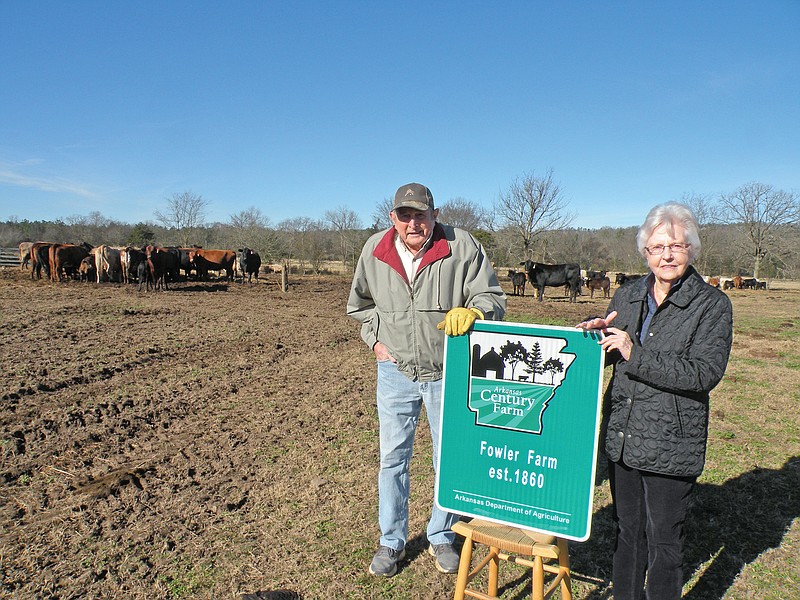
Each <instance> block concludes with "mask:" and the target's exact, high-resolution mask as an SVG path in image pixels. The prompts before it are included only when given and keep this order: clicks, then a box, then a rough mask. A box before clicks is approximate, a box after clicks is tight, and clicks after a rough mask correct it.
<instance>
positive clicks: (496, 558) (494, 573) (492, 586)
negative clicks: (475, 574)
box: [489, 546, 500, 598]
mask: <svg viewBox="0 0 800 600" xmlns="http://www.w3.org/2000/svg"><path fill="white" fill-rule="evenodd" d="M489 552H490V553H491V556H492V560H491V562H490V563H489V595H490V596H492V597H493V598H494V597H495V596H497V580H498V572H499V570H500V548H497V547H495V546H490V547H489Z"/></svg>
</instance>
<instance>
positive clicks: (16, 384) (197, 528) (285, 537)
mask: <svg viewBox="0 0 800 600" xmlns="http://www.w3.org/2000/svg"><path fill="white" fill-rule="evenodd" d="M272 277H277V276H274V275H273V276H272ZM503 284H504V286H506V285H507V282H505V281H504V282H503ZM507 287H508V291H510V282H509V283H508V286H507ZM348 288H349V279H348V278H346V277H342V276H336V275H333V276H302V277H301V276H294V277H292V278H290V289H289V291H288V292H286V293H284V292H281V291H280V289H279V287H278V280H277V279H267V280H264V279H262V281H261V282H259V283H258V284H253V285H242V284H238V283H237V284H230V285H229V284H226V283H222V282H208V283H194V282H187V283H183V284H178V285H176V286H175V288H174V289H173V290H170V291H168V292H159V293H153V292H150V293H140V292H138V291H137V290H136V288H135V286H122V285H117V284H101V285H99V286H98V285H95V284H80V283H77V282H70V283H61V284H50V283H46V282H44V281H39V282H32V281H31V280H30V276H29V273H27V272H26V273H24V274H20V273H19V271H17V270H15V269H2V270H0V334H1V335H2V343H1V344H0V364H2V376H1V378H0V441H1V442H2V449H1V451H2V471H1V475H2V476H1V477H0V582H1V585H0V597H4V598H25V599H27V598H64V599H66V598H133V599H147V600H153V599H159V598H204V599H205V598H214V599H219V598H236V597H237V596H238V595H239V594H242V593H253V592H256V591H267V590H277V589H283V590H292V591H293V592H295V595H294V596H293V597H302V598H306V599H313V598H354V599H362V598H363V599H370V598H447V597H452V590H453V582H454V579H453V578H452V577H446V576H442V575H440V574H439V573H437V572H436V570H435V568H434V567H433V564H432V560H431V559H430V557H429V556H427V555H426V554H424V551H425V542H424V540H423V537H422V534H423V532H424V525H425V520H426V517H427V514H426V511H427V509H428V506H429V503H430V499H431V495H432V481H433V479H432V476H431V472H430V471H431V469H430V465H429V460H430V443H429V440H428V439H427V436H426V433H427V430H426V428H427V426H426V425H423V426H422V427H421V429H420V433H421V435H420V436H419V439H418V443H417V447H416V456H415V459H414V465H412V498H411V519H412V520H411V536H412V539H411V541H410V544H409V547H408V550H409V552H408V559H407V560H406V561H405V563H404V565H403V568H402V570H401V572H400V574H399V575H398V576H397V577H395V578H392V579H390V580H382V579H381V580H378V579H375V578H372V577H370V576H369V575H368V574H367V572H366V570H367V566H368V564H369V560H370V558H371V556H372V553H373V552H374V550H375V548H376V543H377V539H378V535H379V534H378V530H377V523H376V521H377V519H376V504H377V499H376V477H377V467H378V454H377V452H378V438H377V416H376V411H375V407H374V397H373V395H374V382H375V375H374V370H373V368H374V365H373V360H372V357H371V355H370V353H369V352H368V351H367V349H366V347H365V346H363V344H362V342H361V341H360V339H359V337H358V327H357V325H356V323H355V322H353V321H351V320H350V319H348V318H347V317H346V316H344V309H345V302H346V297H347V291H348ZM775 293H785V294H791V295H792V296H791V298H792V301H793V302H795V303H796V302H797V298H798V295H797V292H796V291H791V292H775ZM770 294H774V293H773V292H770ZM606 303H607V300H602V299H599V298H597V296H596V297H595V299H594V300H592V299H589V298H588V297H587V296H584V297H582V298H581V299H580V301H579V302H578V303H577V304H576V305H570V304H569V303H567V302H566V301H565V300H564V299H563V298H561V297H560V296H559V295H558V294H555V295H554V298H553V299H552V300H551V301H550V302H546V303H545V304H544V305H538V304H537V303H536V302H535V301H534V300H533V298H531V297H529V296H528V297H525V298H515V297H510V298H509V311H510V313H511V316H512V318H513V317H514V315H516V316H522V315H526V316H529V317H533V318H537V319H542V321H541V322H544V320H552V319H558V318H563V319H565V323H564V324H566V323H573V322H576V321H577V320H579V319H580V318H582V317H584V316H586V315H588V314H592V313H594V312H597V311H598V310H600V311H602V309H603V307H605V305H606ZM795 306H797V304H795ZM738 341H740V340H737V343H738ZM606 501H607V499H606V497H605V495H604V492H603V491H602V490H600V491H599V492H598V500H597V502H598V507H599V508H601V507H602V506H603V505H604V503H605V502H606ZM595 532H597V537H598V538H599V540H600V541H598V542H597V543H596V544H599V546H597V545H596V546H595V547H594V549H593V550H591V552H592V553H595V554H598V555H600V554H604V553H607V552H606V551H607V550H608V544H609V538H608V535H607V534H608V524H607V523H604V522H603V521H602V519H601V520H598V521H597V522H596V524H595ZM598 548H599V550H598ZM576 560H577V566H579V567H582V568H583V571H582V572H583V573H585V574H586V575H587V577H588V578H589V579H587V580H585V581H584V582H583V583H579V586H583V587H582V588H579V589H583V590H594V589H597V590H601V589H605V588H604V583H603V582H604V580H605V579H606V578H607V576H608V573H606V572H604V569H605V568H606V567H607V566H608V563H607V561H606V562H605V564H603V563H602V562H600V563H596V562H593V560H592V559H591V557H590V556H589V555H586V556H585V558H584V559H583V560H581V550H580V549H576ZM592 578H593V579H592ZM592 581H594V583H592ZM265 597H266V596H265ZM577 597H578V598H581V597H584V598H585V597H587V594H586V593H583V594H582V595H578V596H577ZM595 597H598V598H599V597H601V596H600V595H597V596H595ZM602 597H606V596H602Z"/></svg>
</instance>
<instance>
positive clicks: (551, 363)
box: [541, 358, 564, 385]
mask: <svg viewBox="0 0 800 600" xmlns="http://www.w3.org/2000/svg"><path fill="white" fill-rule="evenodd" d="M541 372H542V373H550V385H555V377H556V373H563V372H564V363H562V362H561V360H560V359H558V358H548V359H547V360H546V361H545V362H544V364H543V365H542V370H541Z"/></svg>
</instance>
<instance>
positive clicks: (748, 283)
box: [742, 277, 758, 290]
mask: <svg viewBox="0 0 800 600" xmlns="http://www.w3.org/2000/svg"><path fill="white" fill-rule="evenodd" d="M756 283H758V281H757V280H756V278H755V277H743V278H742V289H743V290H754V289H756Z"/></svg>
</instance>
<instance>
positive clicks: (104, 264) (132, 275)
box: [19, 242, 261, 291]
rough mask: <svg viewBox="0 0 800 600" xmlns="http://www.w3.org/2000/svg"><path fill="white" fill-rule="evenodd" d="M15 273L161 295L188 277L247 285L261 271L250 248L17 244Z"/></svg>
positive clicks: (257, 257)
mask: <svg viewBox="0 0 800 600" xmlns="http://www.w3.org/2000/svg"><path fill="white" fill-rule="evenodd" d="M19 261H20V269H25V268H26V267H27V266H28V265H30V267H31V278H32V279H41V278H42V271H44V275H45V277H46V278H48V279H49V280H50V281H62V280H64V279H67V278H71V279H79V280H81V281H96V282H97V283H101V282H106V281H108V282H117V283H136V284H138V285H139V289H140V290H144V291H147V290H148V289H153V290H158V289H163V290H166V289H168V288H169V283H170V282H175V281H179V280H180V279H181V277H184V278H189V277H190V276H192V274H193V276H194V277H195V278H197V279H208V274H209V271H217V272H218V273H221V272H223V271H224V272H225V275H224V277H225V279H227V280H229V281H233V280H234V278H235V277H237V276H238V277H241V280H242V282H244V281H245V278H247V281H248V282H252V279H253V276H255V279H256V282H257V281H258V273H259V271H260V269H261V257H260V256H259V255H258V252H255V251H254V250H251V249H250V248H241V249H239V250H238V251H235V250H208V249H204V248H201V247H199V246H192V247H189V248H180V247H175V246H169V247H160V246H152V245H150V246H146V247H144V248H135V247H133V246H109V245H106V244H101V245H99V246H91V245H89V244H86V243H84V244H80V245H77V244H54V243H49V242H22V243H21V244H20V245H19Z"/></svg>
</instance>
